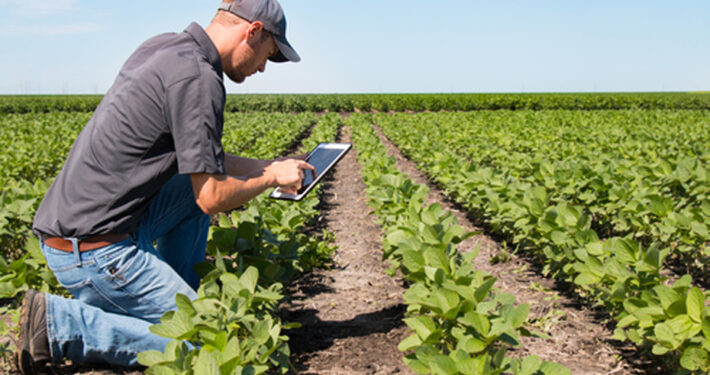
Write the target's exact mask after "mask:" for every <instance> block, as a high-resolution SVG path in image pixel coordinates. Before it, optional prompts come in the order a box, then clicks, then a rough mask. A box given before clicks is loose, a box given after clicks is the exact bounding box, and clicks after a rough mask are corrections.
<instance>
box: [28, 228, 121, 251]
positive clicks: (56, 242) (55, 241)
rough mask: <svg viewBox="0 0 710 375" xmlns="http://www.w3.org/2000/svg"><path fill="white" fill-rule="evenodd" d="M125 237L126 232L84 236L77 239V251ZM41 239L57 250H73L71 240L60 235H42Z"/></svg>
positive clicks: (107, 243)
mask: <svg viewBox="0 0 710 375" xmlns="http://www.w3.org/2000/svg"><path fill="white" fill-rule="evenodd" d="M126 238H128V234H126V233H120V234H114V233H109V234H100V235H98V236H93V237H88V238H84V239H81V240H79V251H89V250H95V249H98V248H100V247H104V246H108V245H111V244H115V243H116V242H121V241H123V240H125V239H126ZM42 241H44V243H45V244H46V245H47V246H49V247H51V248H54V249H57V250H62V251H69V252H73V251H74V246H73V245H72V242H71V241H69V240H65V239H63V238H61V237H45V236H42Z"/></svg>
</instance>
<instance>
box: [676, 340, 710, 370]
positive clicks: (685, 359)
mask: <svg viewBox="0 0 710 375" xmlns="http://www.w3.org/2000/svg"><path fill="white" fill-rule="evenodd" d="M709 364H710V356H709V355H708V352H707V351H705V350H704V349H702V348H699V347H697V346H691V347H689V348H687V349H685V350H684V351H683V355H682V356H681V357H680V365H681V366H683V368H684V369H686V370H690V371H698V370H703V369H705V370H707V369H708V365H709Z"/></svg>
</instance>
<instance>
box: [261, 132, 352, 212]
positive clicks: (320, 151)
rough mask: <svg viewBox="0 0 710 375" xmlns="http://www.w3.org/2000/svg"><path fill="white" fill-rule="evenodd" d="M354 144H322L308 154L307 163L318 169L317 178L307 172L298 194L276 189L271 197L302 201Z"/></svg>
mask: <svg viewBox="0 0 710 375" xmlns="http://www.w3.org/2000/svg"><path fill="white" fill-rule="evenodd" d="M351 147H352V144H350V143H321V144H319V145H318V146H316V147H315V148H314V149H313V151H311V152H310V153H308V156H307V157H306V162H307V163H308V164H310V165H312V166H313V167H314V168H315V169H316V176H315V178H313V173H312V172H311V171H310V170H306V171H305V175H306V177H305V178H304V179H303V181H302V183H301V188H300V189H298V193H296V194H288V193H284V192H282V191H281V189H279V188H276V189H274V191H273V192H271V195H269V197H271V198H275V199H287V200H292V201H300V200H301V199H303V197H305V196H306V194H308V192H310V191H311V190H312V189H313V187H314V186H316V184H317V183H318V182H320V180H322V179H323V176H325V175H326V174H327V173H328V171H329V170H330V169H331V168H333V166H335V164H336V163H337V162H339V161H340V159H342V158H343V156H345V154H346V153H347V152H348V151H350V148H351Z"/></svg>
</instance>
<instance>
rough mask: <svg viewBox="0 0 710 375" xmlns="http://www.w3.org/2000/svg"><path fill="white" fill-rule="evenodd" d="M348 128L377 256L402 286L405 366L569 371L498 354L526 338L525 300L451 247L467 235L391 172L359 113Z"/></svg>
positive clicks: (445, 370)
mask: <svg viewBox="0 0 710 375" xmlns="http://www.w3.org/2000/svg"><path fill="white" fill-rule="evenodd" d="M348 125H350V126H351V127H352V129H353V142H354V144H355V146H356V148H357V152H358V160H359V161H360V164H361V165H362V172H361V174H362V176H363V180H364V182H365V184H366V185H367V189H366V193H367V196H368V199H369V205H370V206H371V207H372V208H373V210H374V212H375V214H376V215H377V216H378V218H379V219H378V222H379V224H380V225H382V227H383V229H384V230H385V236H384V241H383V254H384V256H383V258H384V259H387V260H389V262H390V264H391V265H392V269H391V271H392V273H394V272H399V273H400V274H401V275H402V276H403V279H404V280H405V281H406V282H407V284H408V289H407V291H406V292H405V294H404V300H405V303H406V304H407V312H406V318H405V319H404V321H405V322H406V324H407V325H408V326H409V327H410V328H411V329H412V334H411V335H410V336H409V337H407V338H406V339H404V340H403V341H402V342H401V343H400V344H399V348H400V350H403V351H406V352H408V354H407V355H406V357H405V362H406V363H407V365H408V366H409V367H410V368H411V369H412V370H413V371H415V372H416V373H419V374H429V373H433V374H442V375H444V374H446V375H451V374H499V373H502V372H506V373H511V374H516V375H517V374H540V375H541V374H570V371H569V369H566V368H564V367H563V366H561V365H559V364H557V363H553V362H543V361H542V360H540V358H539V357H537V356H530V357H527V358H524V359H522V360H520V359H514V358H511V357H510V356H507V355H506V351H507V350H508V349H509V348H517V347H520V341H519V336H520V335H525V336H530V335H532V333H531V332H529V331H528V330H527V329H526V328H525V326H524V324H525V323H526V321H527V317H528V313H529V310H530V307H529V305H527V304H522V305H519V306H515V297H514V296H513V295H510V294H507V293H502V292H495V291H493V287H494V283H495V281H496V279H495V278H494V277H492V276H490V275H487V274H485V273H484V272H482V271H478V270H476V269H475V268H474V264H473V258H474V257H475V256H476V254H477V251H475V252H471V253H467V254H465V255H462V254H460V253H459V252H458V251H457V250H456V247H455V246H456V244H457V243H459V242H461V241H462V240H463V239H465V238H466V237H469V236H471V235H473V234H474V233H467V232H466V231H465V230H464V229H463V228H462V227H461V226H459V225H458V224H457V223H456V219H455V218H454V217H453V215H451V213H450V212H447V211H445V210H444V209H442V208H441V206H440V205H439V204H433V205H426V204H425V203H424V199H425V197H426V195H427V194H428V192H429V190H428V188H427V187H426V186H424V185H418V184H414V183H413V182H412V181H411V180H410V179H409V178H407V177H406V175H405V174H404V173H402V172H400V171H399V170H398V169H397V167H396V166H395V162H394V159H393V158H391V157H388V156H387V155H386V151H385V149H384V146H383V145H382V144H381V142H380V141H379V139H378V137H377V136H376V135H375V133H374V131H373V129H372V128H371V126H370V123H369V121H367V119H366V118H363V117H361V116H353V117H350V119H349V121H348Z"/></svg>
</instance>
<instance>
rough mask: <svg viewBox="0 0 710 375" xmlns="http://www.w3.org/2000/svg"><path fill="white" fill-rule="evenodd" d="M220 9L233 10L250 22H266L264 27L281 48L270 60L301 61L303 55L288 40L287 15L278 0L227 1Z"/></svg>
mask: <svg viewBox="0 0 710 375" xmlns="http://www.w3.org/2000/svg"><path fill="white" fill-rule="evenodd" d="M219 9H220V10H226V11H229V12H232V13H234V14H236V15H237V16H239V17H241V18H244V19H245V20H247V21H249V22H256V21H261V23H262V24H264V29H265V30H266V31H268V32H270V33H271V34H272V35H273V36H274V41H275V42H276V46H277V47H278V48H279V52H277V53H276V54H275V55H274V56H272V57H269V60H271V61H273V62H284V61H293V62H299V61H301V57H300V56H298V54H297V53H296V51H295V50H294V49H293V47H291V44H290V43H289V42H288V40H286V16H284V12H283V9H281V5H279V3H278V2H277V1H276V0H234V1H233V2H226V1H225V2H223V3H222V5H220V6H219Z"/></svg>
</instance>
